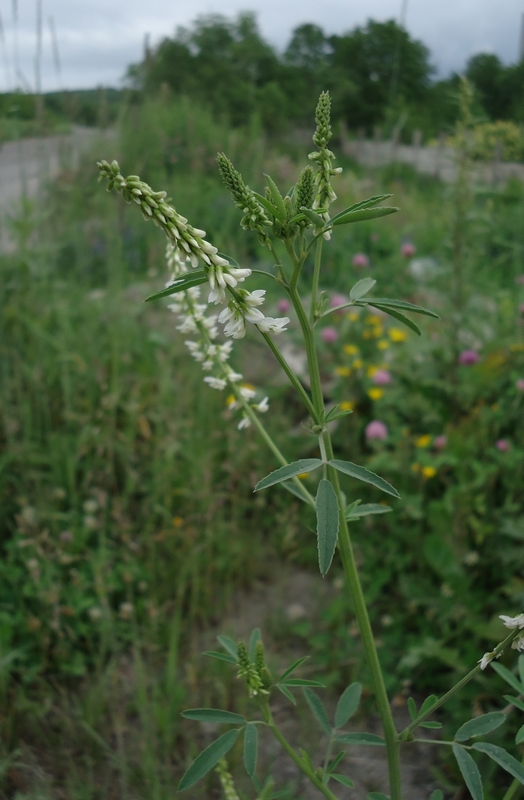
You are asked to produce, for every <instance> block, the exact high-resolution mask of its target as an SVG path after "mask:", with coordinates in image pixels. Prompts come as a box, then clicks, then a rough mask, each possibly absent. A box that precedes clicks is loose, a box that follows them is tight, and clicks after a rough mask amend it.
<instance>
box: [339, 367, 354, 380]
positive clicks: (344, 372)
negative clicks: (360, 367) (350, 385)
mask: <svg viewBox="0 0 524 800" xmlns="http://www.w3.org/2000/svg"><path fill="white" fill-rule="evenodd" d="M335 375H341V376H342V377H343V378H348V377H349V376H350V375H351V370H350V368H349V367H335Z"/></svg>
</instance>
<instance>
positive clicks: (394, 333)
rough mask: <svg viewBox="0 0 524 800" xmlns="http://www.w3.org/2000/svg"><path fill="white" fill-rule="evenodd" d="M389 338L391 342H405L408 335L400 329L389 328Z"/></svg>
mask: <svg viewBox="0 0 524 800" xmlns="http://www.w3.org/2000/svg"><path fill="white" fill-rule="evenodd" d="M389 338H390V339H391V341H392V342H405V341H406V339H407V338H408V335H407V333H406V332H405V331H402V330H401V329H400V328H390V329H389Z"/></svg>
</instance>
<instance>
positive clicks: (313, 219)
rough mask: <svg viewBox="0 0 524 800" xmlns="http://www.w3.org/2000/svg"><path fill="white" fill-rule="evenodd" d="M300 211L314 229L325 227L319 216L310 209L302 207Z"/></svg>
mask: <svg viewBox="0 0 524 800" xmlns="http://www.w3.org/2000/svg"><path fill="white" fill-rule="evenodd" d="M300 210H301V211H302V213H303V214H304V216H306V217H307V218H308V220H309V221H310V222H312V223H313V225H314V226H315V228H324V227H325V226H326V221H325V220H324V219H322V217H321V216H320V214H317V212H316V211H312V210H311V209H310V208H306V207H305V206H302V207H301V209H300Z"/></svg>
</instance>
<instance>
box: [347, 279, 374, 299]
mask: <svg viewBox="0 0 524 800" xmlns="http://www.w3.org/2000/svg"><path fill="white" fill-rule="evenodd" d="M375 284H376V281H375V280H373V278H363V279H362V280H361V281H357V283H356V284H355V285H354V286H353V288H352V289H351V291H350V293H349V296H350V298H351V299H352V300H360V298H361V297H364V295H365V294H367V293H368V292H369V291H371V289H372V288H373V286H374V285H375Z"/></svg>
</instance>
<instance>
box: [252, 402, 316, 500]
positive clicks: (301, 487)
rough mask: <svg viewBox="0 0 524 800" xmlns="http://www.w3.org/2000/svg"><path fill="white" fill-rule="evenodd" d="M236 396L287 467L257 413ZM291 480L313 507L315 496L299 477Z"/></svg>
mask: <svg viewBox="0 0 524 800" xmlns="http://www.w3.org/2000/svg"><path fill="white" fill-rule="evenodd" d="M236 397H237V400H238V401H239V402H240V403H241V404H242V408H243V409H244V413H245V414H246V416H247V417H249V419H250V420H251V422H252V423H253V425H254V426H255V428H256V429H257V431H258V432H259V433H260V435H261V436H262V438H263V440H264V441H265V443H266V444H267V446H268V447H269V449H270V450H271V452H272V453H273V455H274V456H275V457H276V459H277V461H279V462H280V463H281V464H282V466H283V467H287V465H288V464H289V461H286V458H285V456H284V455H283V454H282V453H281V452H280V450H279V449H278V447H277V446H276V444H275V442H274V441H273V439H272V438H271V436H270V435H269V433H268V432H267V431H266V429H265V427H264V425H263V424H262V422H261V421H260V419H259V417H258V415H257V414H255V412H254V411H253V409H252V408H251V406H250V405H249V403H248V402H247V401H246V400H245V399H244V398H243V397H242V395H241V394H240V392H238V393H237V395H236ZM291 480H292V481H293V483H294V484H295V486H296V487H297V488H298V489H299V490H300V494H301V495H302V497H303V499H304V501H305V502H306V503H307V504H308V505H310V506H313V508H314V507H315V498H314V497H313V495H311V494H310V493H309V492H308V490H307V489H306V487H305V486H304V484H303V483H302V482H301V480H300V479H299V478H292V479H291Z"/></svg>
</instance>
